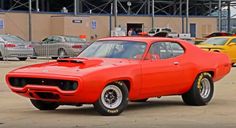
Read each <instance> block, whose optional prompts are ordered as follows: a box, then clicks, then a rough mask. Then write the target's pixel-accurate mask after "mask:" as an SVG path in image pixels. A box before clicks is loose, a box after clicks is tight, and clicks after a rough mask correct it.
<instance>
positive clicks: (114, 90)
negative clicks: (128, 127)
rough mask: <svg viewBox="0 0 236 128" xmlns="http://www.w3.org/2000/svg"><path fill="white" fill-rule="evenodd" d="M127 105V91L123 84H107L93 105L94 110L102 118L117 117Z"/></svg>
mask: <svg viewBox="0 0 236 128" xmlns="http://www.w3.org/2000/svg"><path fill="white" fill-rule="evenodd" d="M127 105H128V89H127V86H126V85H125V83H123V82H114V83H111V84H108V85H107V86H106V87H105V88H104V89H103V91H102V93H101V96H100V98H99V99H98V101H97V102H96V103H94V108H95V110H96V111H97V112H98V113H100V114H101V115H104V116H116V115H119V114H120V113H121V112H123V110H124V109H125V108H126V107H127Z"/></svg>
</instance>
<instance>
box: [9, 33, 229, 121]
mask: <svg viewBox="0 0 236 128" xmlns="http://www.w3.org/2000/svg"><path fill="white" fill-rule="evenodd" d="M230 69H231V65H230V60H229V58H228V57H227V56H226V55H224V54H221V53H214V52H206V51H203V50H201V49H199V48H197V47H196V46H194V45H192V44H190V43H188V42H187V41H184V40H179V39H173V38H157V37H135V38H134V37H117V38H116V37H112V38H105V39H100V40H98V41H96V42H94V43H93V44H91V45H90V46H89V47H88V48H86V49H85V50H84V51H83V52H82V53H80V55H79V56H78V57H77V58H66V59H58V60H57V61H54V62H49V63H43V64H36V65H31V66H27V67H23V68H19V69H16V70H13V71H11V72H9V73H8V74H7V76H6V81H7V84H8V85H9V88H10V89H11V90H12V91H13V92H15V93H17V94H19V95H21V96H24V97H28V98H29V99H31V103H32V104H33V105H34V106H35V107H36V108H38V109H39V110H54V109H56V108H57V107H59V106H60V105H75V106H76V105H77V106H78V105H81V104H93V105H94V108H95V110H96V111H97V112H99V113H100V114H102V115H109V116H111V115H119V114H120V113H121V112H122V111H123V110H124V109H125V108H126V107H127V105H128V100H130V101H133V102H145V101H147V100H148V98H150V97H161V96H169V95H180V96H182V99H183V101H184V102H185V103H186V104H187V105H195V106H202V105H207V104H208V103H209V102H210V100H211V99H212V96H213V93H214V82H215V81H218V80H220V79H222V78H223V77H224V76H225V75H226V74H228V73H229V72H230Z"/></svg>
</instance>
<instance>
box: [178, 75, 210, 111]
mask: <svg viewBox="0 0 236 128" xmlns="http://www.w3.org/2000/svg"><path fill="white" fill-rule="evenodd" d="M213 92H214V83H213V80H212V76H211V74H209V73H201V74H200V75H198V77H197V78H196V79H195V81H194V84H193V86H192V88H191V89H190V90H189V91H188V92H186V93H185V94H183V95H182V99H183V101H184V102H185V103H186V104H187V105H195V106H202V105H206V104H208V102H210V100H211V99H212V97H213Z"/></svg>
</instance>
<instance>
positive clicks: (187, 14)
mask: <svg viewBox="0 0 236 128" xmlns="http://www.w3.org/2000/svg"><path fill="white" fill-rule="evenodd" d="M188 19H189V0H186V33H189V31H188V26H189V25H188Z"/></svg>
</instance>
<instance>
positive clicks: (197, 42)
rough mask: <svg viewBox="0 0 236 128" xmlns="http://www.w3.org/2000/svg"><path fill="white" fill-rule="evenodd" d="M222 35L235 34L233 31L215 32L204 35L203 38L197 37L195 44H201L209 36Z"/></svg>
mask: <svg viewBox="0 0 236 128" xmlns="http://www.w3.org/2000/svg"><path fill="white" fill-rule="evenodd" d="M221 36H233V35H232V34H231V33H227V32H213V33H211V34H209V35H207V36H204V37H203V38H196V39H195V40H194V41H195V44H196V45H197V44H200V43H201V42H204V41H205V40H207V39H208V38H211V37H221Z"/></svg>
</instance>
